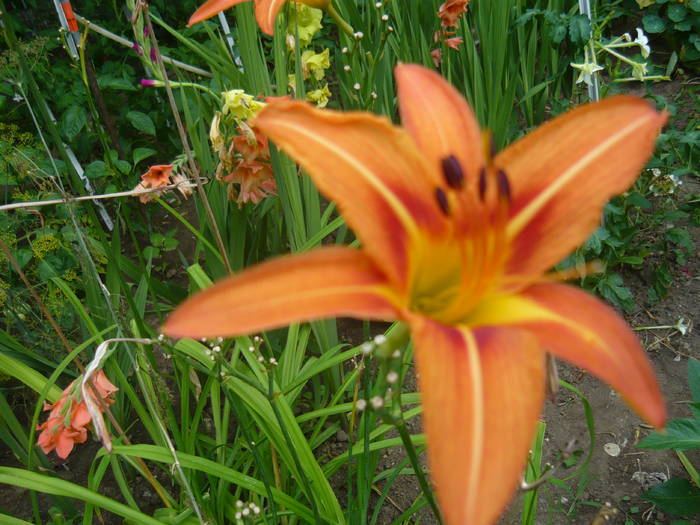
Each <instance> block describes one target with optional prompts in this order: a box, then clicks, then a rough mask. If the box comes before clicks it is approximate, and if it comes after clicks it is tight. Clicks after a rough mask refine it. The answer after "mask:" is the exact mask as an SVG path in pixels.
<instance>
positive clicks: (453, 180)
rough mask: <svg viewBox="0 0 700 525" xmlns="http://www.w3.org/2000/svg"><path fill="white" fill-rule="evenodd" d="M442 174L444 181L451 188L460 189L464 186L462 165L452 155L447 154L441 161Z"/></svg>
mask: <svg viewBox="0 0 700 525" xmlns="http://www.w3.org/2000/svg"><path fill="white" fill-rule="evenodd" d="M440 162H441V164H442V175H443V177H445V182H446V183H447V185H448V186H449V187H450V188H452V189H453V190H458V189H461V188H462V186H464V172H463V171H462V165H461V164H460V163H459V160H457V157H455V156H454V155H448V156H447V157H445V158H444V159H442V161H440Z"/></svg>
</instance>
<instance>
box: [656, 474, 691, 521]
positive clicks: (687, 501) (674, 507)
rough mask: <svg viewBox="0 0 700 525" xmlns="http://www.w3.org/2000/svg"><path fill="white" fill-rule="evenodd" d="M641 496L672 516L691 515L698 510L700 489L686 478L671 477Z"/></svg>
mask: <svg viewBox="0 0 700 525" xmlns="http://www.w3.org/2000/svg"><path fill="white" fill-rule="evenodd" d="M643 496H644V499H647V500H649V501H651V502H652V503H655V504H656V505H657V506H658V507H659V508H661V509H662V510H664V511H665V512H668V513H669V514H673V515H674V516H693V515H695V514H697V513H698V512H700V489H698V487H696V486H695V485H692V484H691V483H690V481H688V480H687V479H683V478H671V479H669V480H668V481H666V482H665V483H661V484H659V485H656V486H655V487H654V488H652V489H651V490H648V491H646V492H645V493H644V494H643Z"/></svg>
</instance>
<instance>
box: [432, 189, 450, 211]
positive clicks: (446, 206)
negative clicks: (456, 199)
mask: <svg viewBox="0 0 700 525" xmlns="http://www.w3.org/2000/svg"><path fill="white" fill-rule="evenodd" d="M435 200H436V201H437V203H438V206H440V210H441V211H442V213H443V214H445V215H449V214H450V203H449V202H447V195H446V194H445V192H444V191H443V190H442V188H435Z"/></svg>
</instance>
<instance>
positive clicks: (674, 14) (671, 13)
mask: <svg viewBox="0 0 700 525" xmlns="http://www.w3.org/2000/svg"><path fill="white" fill-rule="evenodd" d="M687 13H688V10H687V9H686V8H685V6H684V5H683V4H671V5H670V6H668V11H666V15H667V16H668V17H669V18H670V19H671V20H672V21H674V22H680V21H681V20H683V19H684V18H685V15H686V14H687Z"/></svg>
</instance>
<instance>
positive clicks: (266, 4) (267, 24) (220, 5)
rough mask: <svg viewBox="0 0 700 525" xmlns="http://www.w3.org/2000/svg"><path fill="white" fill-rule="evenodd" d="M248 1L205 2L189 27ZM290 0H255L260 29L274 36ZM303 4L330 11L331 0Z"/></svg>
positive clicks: (215, 0)
mask: <svg viewBox="0 0 700 525" xmlns="http://www.w3.org/2000/svg"><path fill="white" fill-rule="evenodd" d="M247 1H248V0H208V1H207V2H204V3H203V4H202V5H201V6H199V8H198V9H197V10H196V11H195V12H194V14H193V15H192V16H191V17H190V20H189V21H188V22H187V26H188V27H189V26H192V25H194V24H196V23H198V22H202V21H204V20H207V19H209V18H211V17H213V16H214V15H217V14H219V13H220V12H221V11H223V10H225V9H228V8H230V7H233V6H235V5H238V4H242V3H243V2H247ZM287 1H288V0H254V2H255V19H256V20H257V21H258V25H259V26H260V29H262V30H263V31H264V32H265V33H267V34H268V35H271V34H273V32H274V30H275V18H276V17H277V13H278V12H279V10H280V9H281V8H282V6H283V5H284V4H285V3H286V2H287ZM299 1H300V2H301V3H303V4H306V5H308V6H309V7H315V8H317V9H328V7H329V6H330V0H299Z"/></svg>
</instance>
